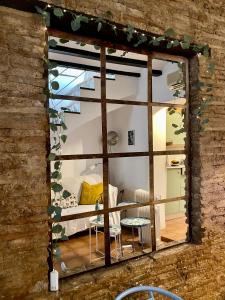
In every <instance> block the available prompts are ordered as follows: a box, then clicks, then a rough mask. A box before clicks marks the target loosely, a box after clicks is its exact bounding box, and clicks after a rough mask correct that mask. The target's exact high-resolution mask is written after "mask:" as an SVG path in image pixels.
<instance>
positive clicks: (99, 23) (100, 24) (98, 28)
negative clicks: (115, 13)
mask: <svg viewBox="0 0 225 300" xmlns="http://www.w3.org/2000/svg"><path fill="white" fill-rule="evenodd" d="M101 29H102V22H98V26H97V31H98V32H99V31H100V30H101Z"/></svg>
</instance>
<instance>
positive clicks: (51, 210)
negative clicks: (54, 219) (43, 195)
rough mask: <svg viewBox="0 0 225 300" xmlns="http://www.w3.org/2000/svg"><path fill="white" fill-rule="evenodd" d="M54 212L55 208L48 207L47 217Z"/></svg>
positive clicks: (52, 206)
mask: <svg viewBox="0 0 225 300" xmlns="http://www.w3.org/2000/svg"><path fill="white" fill-rule="evenodd" d="M54 211H55V206H54V205H49V206H48V208H47V212H48V214H49V215H51V214H53V213H54Z"/></svg>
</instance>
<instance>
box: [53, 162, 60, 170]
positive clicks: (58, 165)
mask: <svg viewBox="0 0 225 300" xmlns="http://www.w3.org/2000/svg"><path fill="white" fill-rule="evenodd" d="M60 166H61V162H60V161H59V160H58V161H56V162H55V164H54V168H55V170H59V168H60Z"/></svg>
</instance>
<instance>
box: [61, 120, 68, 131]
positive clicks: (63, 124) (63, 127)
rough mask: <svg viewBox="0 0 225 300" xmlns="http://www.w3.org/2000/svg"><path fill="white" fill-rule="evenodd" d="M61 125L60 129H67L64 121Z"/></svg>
mask: <svg viewBox="0 0 225 300" xmlns="http://www.w3.org/2000/svg"><path fill="white" fill-rule="evenodd" d="M61 125H62V129H63V130H66V129H67V126H66V124H65V123H63V122H62V123H61Z"/></svg>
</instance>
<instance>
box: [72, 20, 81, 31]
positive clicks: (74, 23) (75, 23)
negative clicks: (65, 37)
mask: <svg viewBox="0 0 225 300" xmlns="http://www.w3.org/2000/svg"><path fill="white" fill-rule="evenodd" d="M71 28H72V30H73V31H77V30H79V29H80V20H79V19H77V18H76V19H73V20H72V21H71Z"/></svg>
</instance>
